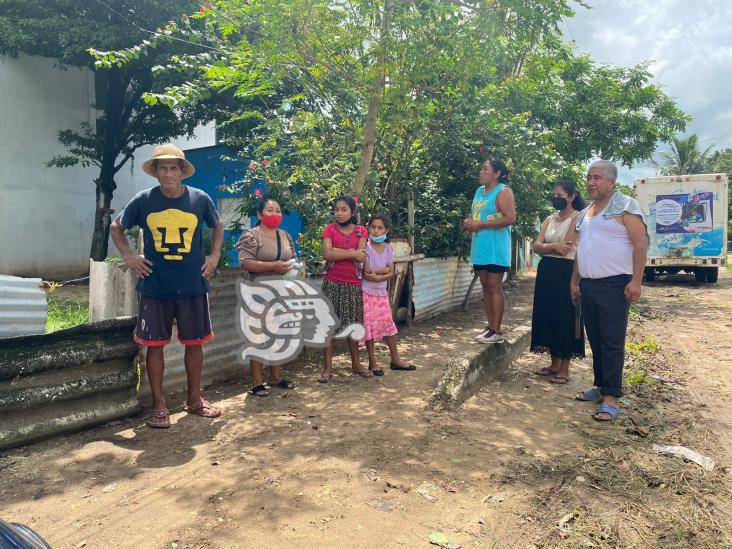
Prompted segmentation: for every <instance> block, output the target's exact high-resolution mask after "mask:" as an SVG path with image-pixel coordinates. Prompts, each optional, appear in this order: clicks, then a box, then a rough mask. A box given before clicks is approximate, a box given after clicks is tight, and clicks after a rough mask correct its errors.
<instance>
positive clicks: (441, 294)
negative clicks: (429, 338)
mask: <svg viewBox="0 0 732 549" xmlns="http://www.w3.org/2000/svg"><path fill="white" fill-rule="evenodd" d="M413 269H414V271H413V273H414V275H413V276H414V285H413V287H412V304H413V306H414V320H415V322H418V321H420V320H424V319H425V318H430V317H432V316H435V315H438V314H440V313H442V312H444V311H447V310H448V309H449V308H450V307H451V302H452V295H453V284H454V281H455V275H456V274H457V269H458V258H457V257H448V258H435V257H428V258H426V259H421V260H419V261H415V262H414V264H413Z"/></svg>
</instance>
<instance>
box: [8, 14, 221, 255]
mask: <svg viewBox="0 0 732 549" xmlns="http://www.w3.org/2000/svg"><path fill="white" fill-rule="evenodd" d="M197 6H198V4H197V3H196V2H194V1H192V0H134V1H133V0H115V1H110V2H107V3H103V2H97V1H95V0H56V1H54V2H43V1H41V0H24V1H23V2H20V1H18V0H2V8H3V10H2V15H1V16H0V54H2V55H7V54H10V55H16V54H17V53H19V52H26V53H29V54H31V55H40V56H45V57H52V58H55V59H57V60H58V62H59V68H61V69H63V68H64V66H68V65H74V66H84V67H88V68H89V69H91V70H93V71H94V72H95V80H96V91H97V93H96V105H95V107H96V108H97V109H98V111H99V113H100V114H99V117H98V118H97V120H96V123H95V124H91V125H90V124H88V123H81V124H80V126H79V128H73V129H66V130H63V131H61V132H60V133H59V141H60V142H61V143H62V144H63V145H65V146H66V147H67V150H68V153H67V154H64V155H61V156H58V157H55V158H53V159H51V160H50V162H49V166H56V167H65V166H73V165H75V164H81V165H84V166H89V165H94V166H96V167H98V168H99V175H98V176H97V178H96V179H95V180H94V184H95V188H96V214H95V223H94V234H93V238H92V244H91V250H90V257H91V258H92V259H94V260H97V261H99V260H103V259H104V258H105V257H106V256H107V251H108V250H107V248H108V241H109V226H110V223H111V210H110V205H111V201H112V197H113V195H114V191H115V189H116V187H117V185H116V183H115V174H117V172H119V170H120V169H121V168H122V167H123V166H124V165H125V164H126V163H127V161H128V160H130V158H132V156H133V154H134V152H135V150H136V149H137V148H139V147H140V146H142V145H145V144H154V143H160V142H163V141H165V140H168V139H170V138H172V137H177V136H181V135H186V134H190V133H191V132H192V131H193V129H194V128H195V126H196V125H197V123H198V122H200V121H202V120H205V119H207V118H211V117H212V116H213V114H212V113H211V112H207V111H205V110H204V109H203V108H202V107H201V105H202V103H199V105H198V109H197V110H193V109H192V108H187V109H182V110H178V111H173V110H171V109H169V108H166V107H165V106H163V105H149V104H146V103H145V102H144V101H143V95H144V93H145V92H148V91H151V90H154V89H155V87H156V86H157V87H158V89H163V88H164V87H166V86H169V85H172V84H174V83H175V82H176V81H177V80H180V76H178V75H174V77H172V78H171V77H167V78H155V77H154V75H153V67H155V65H157V64H159V63H160V62H161V61H163V60H165V59H167V58H168V57H169V56H170V55H171V51H172V48H171V47H167V46H168V44H169V43H168V42H165V43H164V44H163V45H162V46H161V47H160V48H156V49H151V50H148V51H145V52H143V48H142V47H139V46H138V47H137V48H136V49H133V50H132V51H130V52H129V53H128V54H126V56H125V58H121V57H120V58H118V57H116V56H115V55H114V54H112V53H105V54H103V55H102V58H101V59H100V58H95V57H92V55H90V53H89V51H88V50H89V49H90V48H97V49H99V50H113V49H120V48H125V47H128V46H135V45H137V44H138V43H143V44H149V43H151V42H154V41H157V40H159V38H160V37H161V36H166V35H167V34H171V31H170V30H169V28H168V29H166V28H165V27H166V25H167V23H168V22H169V21H170V20H172V19H175V18H180V17H181V16H183V15H184V14H186V13H190V12H191V11H193V10H195V9H196V8H197ZM185 20H186V19H185V18H184V21H185ZM158 27H160V28H161V30H158V31H156V30H155V29H157V28H158ZM176 28H177V27H176ZM143 29H153V30H152V31H146V30H143ZM199 38H200V35H197V34H195V33H194V34H191V38H190V40H189V39H185V38H184V37H182V36H181V37H180V38H179V39H178V40H176V41H175V42H174V43H175V51H176V52H180V51H186V50H192V51H196V52H198V51H201V48H202V47H206V46H205V44H202V45H201V46H199V45H196V44H194V43H193V42H194V41H195V40H197V39H199ZM183 40H186V41H185V42H184V41H183ZM208 48H210V46H208ZM206 51H210V50H208V49H207V50H206Z"/></svg>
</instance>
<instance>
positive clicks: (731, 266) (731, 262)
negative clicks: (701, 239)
mask: <svg viewBox="0 0 732 549" xmlns="http://www.w3.org/2000/svg"><path fill="white" fill-rule="evenodd" d="M727 270H728V271H729V272H731V273H732V254H728V255H727Z"/></svg>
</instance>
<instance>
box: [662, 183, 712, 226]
mask: <svg viewBox="0 0 732 549" xmlns="http://www.w3.org/2000/svg"><path fill="white" fill-rule="evenodd" d="M713 202H714V193H711V192H700V193H687V194H659V195H656V234H678V233H705V232H709V231H711V230H712V203H713Z"/></svg>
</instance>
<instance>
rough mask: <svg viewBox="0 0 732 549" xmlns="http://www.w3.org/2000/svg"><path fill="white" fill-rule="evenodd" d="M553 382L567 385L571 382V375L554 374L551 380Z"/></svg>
mask: <svg viewBox="0 0 732 549" xmlns="http://www.w3.org/2000/svg"><path fill="white" fill-rule="evenodd" d="M549 381H550V382H551V383H554V384H556V385H566V384H567V383H569V377H564V376H554V377H553V378H551V379H550V380H549Z"/></svg>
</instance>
